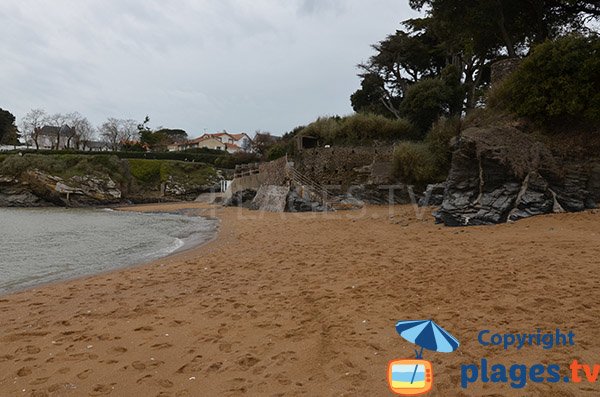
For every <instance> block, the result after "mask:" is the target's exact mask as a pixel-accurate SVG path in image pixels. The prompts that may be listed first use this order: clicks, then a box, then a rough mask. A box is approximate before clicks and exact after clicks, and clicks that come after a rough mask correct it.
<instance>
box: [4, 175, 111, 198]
mask: <svg viewBox="0 0 600 397" xmlns="http://www.w3.org/2000/svg"><path fill="white" fill-rule="evenodd" d="M120 201H121V191H120V190H118V189H117V188H116V184H115V182H114V181H112V180H111V179H110V178H108V177H106V178H105V179H104V178H98V177H95V176H89V175H86V176H74V177H72V178H70V179H69V180H68V181H64V180H63V179H62V178H60V177H57V176H53V175H49V174H47V173H45V172H42V171H40V170H29V171H27V172H25V173H24V174H22V178H21V179H16V178H10V179H9V178H7V177H2V179H1V181H0V206H14V207H38V206H47V205H58V206H81V205H99V204H111V203H117V202H120Z"/></svg>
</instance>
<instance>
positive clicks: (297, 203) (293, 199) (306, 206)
mask: <svg viewBox="0 0 600 397" xmlns="http://www.w3.org/2000/svg"><path fill="white" fill-rule="evenodd" d="M328 210H330V208H329V207H327V206H326V205H323V204H322V203H320V202H319V201H313V199H312V197H311V195H310V194H306V193H304V192H302V191H300V189H292V190H291V191H290V193H289V194H288V196H287V205H286V211H288V212H324V211H328Z"/></svg>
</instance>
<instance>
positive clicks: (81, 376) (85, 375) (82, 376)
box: [77, 369, 92, 380]
mask: <svg viewBox="0 0 600 397" xmlns="http://www.w3.org/2000/svg"><path fill="white" fill-rule="evenodd" d="M91 374H92V370H91V369H86V370H85V371H82V372H80V373H78V374H77V378H79V379H81V380H83V379H87V378H88V377H89V376H90V375H91Z"/></svg>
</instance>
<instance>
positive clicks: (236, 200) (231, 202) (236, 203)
mask: <svg viewBox="0 0 600 397" xmlns="http://www.w3.org/2000/svg"><path fill="white" fill-rule="evenodd" d="M255 196H256V190H254V189H245V190H240V191H238V192H235V193H233V195H232V196H231V198H229V199H227V200H225V201H224V202H223V205H224V206H226V207H244V208H250V206H251V205H252V200H254V197H255Z"/></svg>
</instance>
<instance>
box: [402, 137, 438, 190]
mask: <svg viewBox="0 0 600 397" xmlns="http://www.w3.org/2000/svg"><path fill="white" fill-rule="evenodd" d="M393 170H394V173H395V175H396V176H397V177H398V178H399V179H400V180H401V181H402V182H404V183H409V184H415V185H418V186H424V185H426V184H428V183H434V182H440V181H442V180H444V173H443V172H442V171H441V170H440V169H439V167H438V166H437V164H436V159H435V155H434V154H433V153H432V152H431V150H430V149H429V147H428V145H427V144H425V143H423V142H402V143H400V144H399V145H398V146H396V148H395V149H394V156H393Z"/></svg>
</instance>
